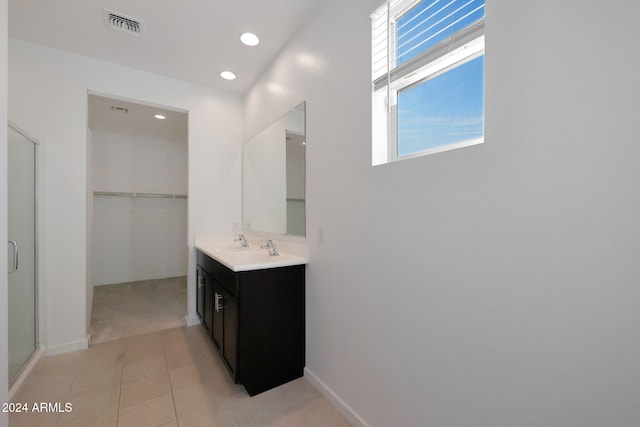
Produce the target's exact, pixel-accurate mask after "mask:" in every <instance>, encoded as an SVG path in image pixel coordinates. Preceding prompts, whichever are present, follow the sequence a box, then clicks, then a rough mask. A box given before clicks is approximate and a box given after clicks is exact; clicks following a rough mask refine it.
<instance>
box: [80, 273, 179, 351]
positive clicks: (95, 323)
mask: <svg viewBox="0 0 640 427" xmlns="http://www.w3.org/2000/svg"><path fill="white" fill-rule="evenodd" d="M93 289H94V290H93V309H92V313H91V330H90V332H91V342H92V343H93V344H96V343H100V342H105V341H109V340H113V339H117V338H124V337H128V336H132V335H139V334H143V333H148V332H154V331H159V330H163V329H169V328H175V327H177V326H182V325H184V324H185V320H184V318H185V316H186V314H187V277H186V276H182V277H171V278H168V279H154V280H141V281H138V282H127V283H118V284H115V285H103V286H95V287H94V288H93Z"/></svg>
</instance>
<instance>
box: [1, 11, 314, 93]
mask: <svg viewBox="0 0 640 427" xmlns="http://www.w3.org/2000/svg"><path fill="white" fill-rule="evenodd" d="M321 1H322V0H269V1H265V0H179V1H158V0H135V1H132V0H59V1H51V0H9V37H11V38H15V39H19V40H24V41H27V42H31V43H34V44H39V45H43V46H47V47H50V48H54V49H60V50H64V51H67V52H71V53H75V54H79V55H83V56H88V57H93V58H97V59H100V60H104V61H108V62H112V63H116V64H120V65H123V66H127V67H131V68H136V69H139V70H143V71H147V72H151V73H154V74H159V75H163V76H167V77H171V78H175V79H179V80H184V81H188V82H192V83H195V84H199V85H203V86H207V87H212V88H217V89H222V90H227V91H231V92H235V93H244V92H246V91H247V90H248V88H249V87H250V86H251V84H252V83H253V82H254V80H255V79H256V78H257V77H258V75H259V74H260V73H261V72H262V71H263V70H264V69H265V68H266V67H267V65H268V64H269V63H270V62H271V60H272V59H273V58H274V57H275V56H276V55H277V53H278V52H279V51H280V50H281V49H282V48H283V47H284V45H285V44H286V43H287V41H288V40H290V39H291V37H292V36H293V35H294V34H295V33H296V31H297V30H298V29H299V28H301V26H302V25H303V24H304V22H305V21H306V20H307V18H308V17H309V16H310V14H311V13H312V12H313V10H314V8H315V7H316V5H318V4H319V3H320V2H321ZM103 9H107V10H109V11H112V12H116V13H118V14H122V15H125V16H127V17H131V18H135V19H137V20H140V21H143V36H142V37H139V38H138V37H134V36H131V35H129V34H125V33H122V32H118V31H113V30H111V29H109V28H108V26H107V25H106V23H105V18H104V15H103ZM244 32H253V33H255V34H257V35H258V36H259V37H260V44H259V45H258V46H256V47H248V46H245V45H243V44H242V43H241V42H240V40H239V37H240V34H242V33H244ZM224 70H229V71H232V72H234V73H235V74H236V75H237V79H236V80H233V81H227V80H223V79H222V78H220V72H222V71H224Z"/></svg>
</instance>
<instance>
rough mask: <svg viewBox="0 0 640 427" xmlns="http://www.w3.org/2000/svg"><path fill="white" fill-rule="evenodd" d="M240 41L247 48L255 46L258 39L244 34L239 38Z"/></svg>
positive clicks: (258, 41) (252, 35) (249, 34)
mask: <svg viewBox="0 0 640 427" xmlns="http://www.w3.org/2000/svg"><path fill="white" fill-rule="evenodd" d="M240 41H241V42H242V43H244V44H246V45H247V46H257V45H258V43H260V39H259V38H258V36H256V35H255V34H253V33H244V34H242V35H241V36H240Z"/></svg>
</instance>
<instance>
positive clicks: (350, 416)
mask: <svg viewBox="0 0 640 427" xmlns="http://www.w3.org/2000/svg"><path fill="white" fill-rule="evenodd" d="M304 378H305V379H306V380H307V381H309V383H310V384H311V385H312V386H314V387H315V388H316V390H318V391H319V392H320V393H321V394H322V395H323V396H324V397H326V398H327V400H328V401H329V402H331V403H332V404H333V406H335V407H336V409H337V410H338V411H339V412H340V413H341V414H342V415H343V416H344V417H345V418H346V419H347V420H349V422H350V423H351V424H353V425H354V426H355V427H369V425H368V424H367V423H365V422H364V420H363V419H362V418H360V416H359V415H358V414H356V412H355V411H354V410H353V409H351V407H350V406H349V405H347V404H346V403H345V402H344V401H343V400H342V399H341V398H340V397H339V396H338V395H337V394H335V393H334V392H333V390H331V389H330V388H329V387H328V386H327V385H326V384H325V383H323V382H322V381H321V380H320V378H318V377H317V376H316V374H314V373H313V372H311V371H310V370H309V368H304Z"/></svg>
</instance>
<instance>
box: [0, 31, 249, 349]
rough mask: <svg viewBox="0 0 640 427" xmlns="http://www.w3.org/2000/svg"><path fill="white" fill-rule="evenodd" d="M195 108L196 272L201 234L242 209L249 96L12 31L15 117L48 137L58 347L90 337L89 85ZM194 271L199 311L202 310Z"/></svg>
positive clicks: (48, 254) (53, 322)
mask: <svg viewBox="0 0 640 427" xmlns="http://www.w3.org/2000/svg"><path fill="white" fill-rule="evenodd" d="M88 90H91V91H92V92H93V93H102V94H106V95H111V96H114V97H122V98H129V99H133V100H139V101H141V102H143V103H147V104H158V105H167V106H171V107H174V108H176V109H182V110H186V111H189V202H188V203H189V229H188V242H189V247H190V250H189V254H190V264H189V265H190V267H189V272H190V273H191V271H193V270H194V269H195V261H194V255H195V251H194V249H193V247H192V242H193V236H194V235H196V234H198V235H207V234H211V233H220V232H224V231H227V230H229V229H230V227H231V222H232V221H239V218H240V206H241V202H240V164H241V160H240V152H241V143H242V137H241V135H242V132H241V129H242V124H241V115H242V112H241V109H242V100H241V99H240V98H239V97H238V96H236V95H231V94H227V93H224V92H220V91H215V90H212V89H208V88H204V87H201V86H195V85H191V84H188V83H185V82H180V81H176V80H172V79H168V78H163V77H160V76H156V75H153V74H149V73H145V72H140V71H137V70H133V69H129V68H125V67H120V66H117V65H114V64H111V63H106V62H102V61H97V60H93V59H90V58H86V57H81V56H77V55H71V54H67V53H64V52H61V51H57V50H53V49H47V48H42V47H39V46H35V45H32V44H28V43H24V42H21V41H17V40H10V41H9V105H10V115H9V117H10V119H11V120H12V121H14V122H15V123H16V124H17V125H19V126H20V127H21V128H23V129H25V130H26V131H27V132H29V133H30V134H31V135H33V136H34V137H35V138H36V139H38V140H39V141H41V143H42V145H44V150H42V151H43V157H44V159H43V160H44V163H45V167H44V180H45V182H46V188H45V194H44V200H43V205H44V238H43V245H44V258H45V259H44V267H43V270H44V271H43V275H44V277H43V280H44V289H45V299H46V301H47V307H46V312H45V315H46V320H47V327H46V331H44V333H45V336H46V342H47V345H48V346H49V348H50V351H51V349H53V351H61V350H68V349H72V348H75V347H81V346H82V345H86V342H85V336H86V331H87V324H86V323H87V320H86V318H87V316H86V314H87V311H88V309H87V302H88V301H87V291H86V286H87V283H86V256H87V247H86V246H87V243H86V242H87V240H86V237H87V232H86V229H85V224H86V214H87V206H86V199H87V194H86V193H87V191H86V179H87V169H86V165H87V161H86V160H87V91H88ZM193 280H194V279H193V277H191V275H190V276H189V279H188V281H189V282H188V283H189V284H191V285H190V286H189V297H188V299H189V316H190V318H191V319H194V318H195V316H194V301H195V298H194V295H193V289H194V285H192V282H193Z"/></svg>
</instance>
